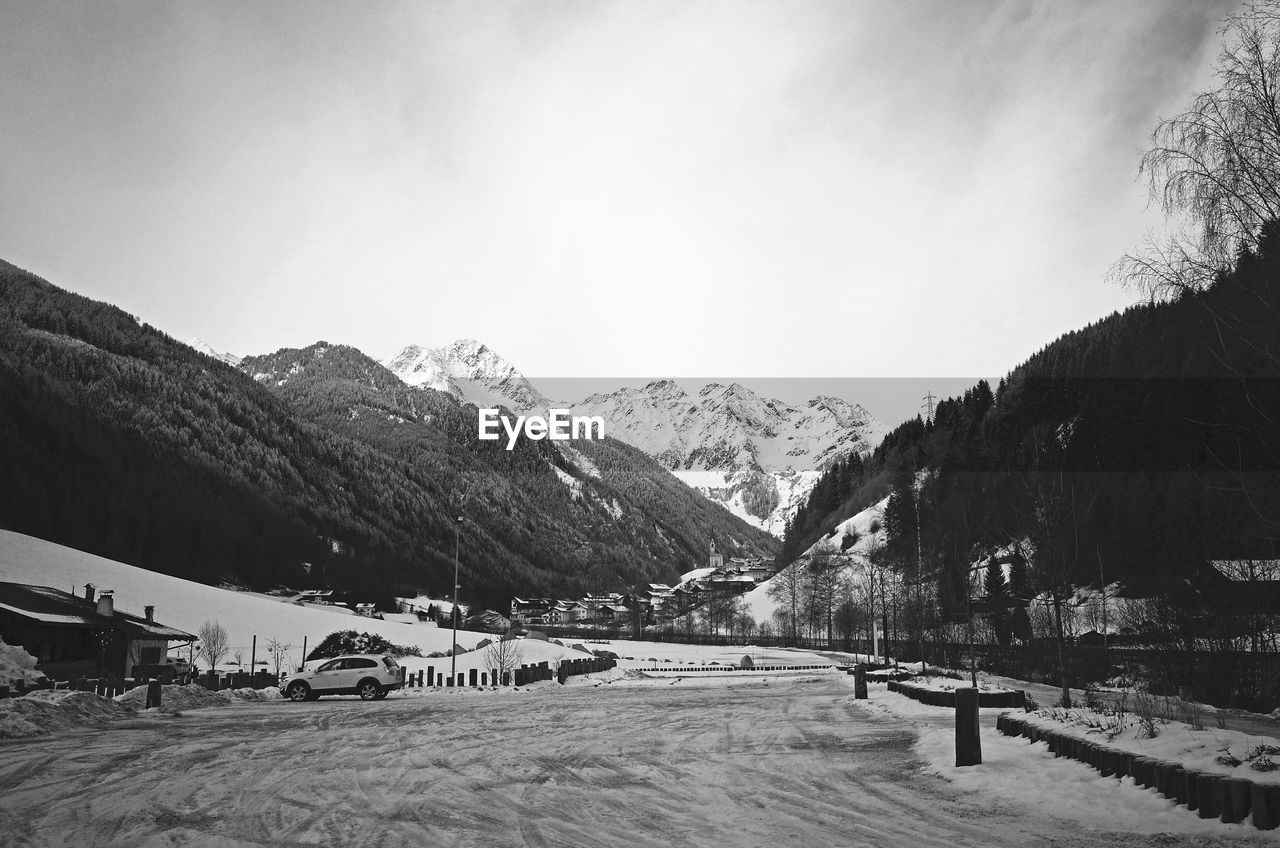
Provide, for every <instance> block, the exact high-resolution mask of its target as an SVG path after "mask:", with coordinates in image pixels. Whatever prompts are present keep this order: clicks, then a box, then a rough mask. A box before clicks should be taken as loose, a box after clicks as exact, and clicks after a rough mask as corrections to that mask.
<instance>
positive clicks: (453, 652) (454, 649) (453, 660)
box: [449, 515, 462, 685]
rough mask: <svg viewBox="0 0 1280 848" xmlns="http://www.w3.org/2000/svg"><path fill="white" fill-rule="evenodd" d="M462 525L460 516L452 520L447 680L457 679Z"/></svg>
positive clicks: (452, 681) (454, 680)
mask: <svg viewBox="0 0 1280 848" xmlns="http://www.w3.org/2000/svg"><path fill="white" fill-rule="evenodd" d="M461 527H462V516H461V515H459V516H458V520H457V521H455V522H453V609H452V610H450V612H449V617H450V618H451V619H453V645H452V646H451V647H450V648H449V682H450V683H453V684H455V685H456V684H457V681H458V588H459V587H458V534H459V532H460V530H461Z"/></svg>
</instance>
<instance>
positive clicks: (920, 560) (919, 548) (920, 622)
mask: <svg viewBox="0 0 1280 848" xmlns="http://www.w3.org/2000/svg"><path fill="white" fill-rule="evenodd" d="M921 488H923V487H921ZM912 500H913V501H915V507H916V602H917V604H918V605H919V607H918V609H919V612H918V613H917V616H916V632H917V633H918V634H919V643H920V671H921V673H922V674H924V679H925V680H928V679H929V664H928V662H926V661H925V658H924V540H923V539H922V537H921V532H920V490H919V489H916V491H915V492H913V497H912Z"/></svg>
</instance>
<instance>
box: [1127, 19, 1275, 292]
mask: <svg viewBox="0 0 1280 848" xmlns="http://www.w3.org/2000/svg"><path fill="white" fill-rule="evenodd" d="M1221 33H1222V36H1223V44H1222V49H1221V51H1220V52H1219V54H1218V60H1217V64H1216V66H1215V68H1214V87H1213V88H1212V89H1210V90H1209V91H1205V92H1202V93H1200V94H1197V95H1196V96H1195V97H1194V98H1193V99H1192V101H1191V106H1190V108H1188V109H1187V110H1186V111H1185V112H1183V113H1181V114H1179V115H1175V116H1174V117H1172V118H1166V119H1165V120H1163V121H1161V122H1160V124H1159V126H1157V127H1156V129H1155V132H1153V133H1152V135H1151V147H1150V148H1149V149H1148V150H1147V151H1146V152H1145V153H1144V154H1143V156H1142V163H1141V166H1140V172H1141V173H1142V174H1143V175H1144V176H1145V177H1146V178H1147V182H1148V188H1149V190H1150V193H1151V198H1152V200H1153V201H1154V202H1156V203H1158V204H1159V206H1160V208H1161V209H1162V211H1163V212H1164V213H1165V215H1166V216H1167V218H1168V219H1169V221H1170V227H1171V232H1170V233H1169V234H1167V235H1166V236H1164V237H1163V238H1155V237H1153V238H1152V239H1150V240H1149V244H1148V246H1147V248H1146V249H1145V250H1143V251H1141V252H1139V253H1136V254H1133V255H1128V256H1125V257H1124V258H1122V259H1121V260H1120V261H1119V262H1118V263H1117V264H1116V266H1115V267H1114V268H1113V269H1112V274H1113V276H1114V277H1116V278H1117V279H1118V280H1119V281H1121V282H1123V283H1125V284H1127V285H1132V286H1135V287H1137V288H1139V289H1140V290H1142V291H1145V292H1147V293H1148V294H1149V295H1151V296H1152V297H1167V296H1170V295H1176V294H1180V293H1182V292H1185V291H1198V290H1200V289H1203V288H1206V287H1208V286H1209V285H1211V284H1212V283H1213V281H1214V279H1215V277H1216V276H1217V275H1218V273H1220V272H1221V271H1224V270H1226V269H1227V268H1228V267H1230V265H1231V263H1232V262H1233V261H1234V259H1235V257H1236V255H1237V253H1238V252H1239V251H1240V250H1242V249H1255V248H1256V247H1257V245H1258V238H1259V235H1260V231H1261V228H1262V225H1263V224H1264V223H1266V222H1267V221H1272V220H1276V219H1277V218H1280V0H1262V2H1256V3H1253V4H1251V5H1250V6H1249V7H1248V9H1246V10H1245V11H1244V12H1241V13H1239V14H1236V15H1232V16H1231V17H1229V18H1227V19H1226V22H1225V24H1224V25H1223V27H1222V30H1221Z"/></svg>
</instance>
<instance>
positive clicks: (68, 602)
mask: <svg viewBox="0 0 1280 848" xmlns="http://www.w3.org/2000/svg"><path fill="white" fill-rule="evenodd" d="M143 610H144V613H143V615H141V616H137V615H133V614H131V613H127V612H124V611H122V610H118V609H116V608H115V596H114V593H112V592H110V591H103V592H98V591H97V589H96V587H95V586H94V585H93V584H92V583H90V584H88V585H86V586H85V592H84V596H83V597H80V596H78V595H73V594H71V593H70V592H64V591H62V590H61V589H53V588H51V587H48V586H34V585H29V584H25V583H0V639H3V640H4V641H5V643H6V644H9V645H21V646H22V647H23V649H24V650H26V651H27V653H29V654H31V655H33V656H34V657H35V658H36V659H37V660H38V662H37V664H36V669H37V670H38V671H41V672H43V673H44V674H45V676H46V677H50V678H53V679H55V680H68V679H70V678H72V677H74V676H94V675H98V674H103V673H106V674H117V675H120V676H122V677H129V676H131V675H132V674H133V667H134V666H135V665H153V664H155V663H158V662H160V660H161V659H162V658H163V657H164V656H165V654H166V653H168V651H169V646H170V644H171V643H179V644H189V643H191V642H194V641H196V638H197V637H196V636H194V635H192V634H190V633H187V632H185V631H182V630H179V629H177V628H176V627H167V626H165V625H163V624H160V623H159V622H158V621H156V620H155V607H153V606H146V607H143Z"/></svg>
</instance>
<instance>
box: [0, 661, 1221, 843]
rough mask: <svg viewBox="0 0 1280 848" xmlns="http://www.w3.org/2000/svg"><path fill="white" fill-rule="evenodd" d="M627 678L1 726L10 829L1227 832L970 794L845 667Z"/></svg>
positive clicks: (145, 838) (1, 821)
mask: <svg viewBox="0 0 1280 848" xmlns="http://www.w3.org/2000/svg"><path fill="white" fill-rule="evenodd" d="M628 683H629V682H627V681H620V685H601V686H592V685H590V684H589V682H587V681H583V685H577V686H572V685H571V686H568V687H563V688H562V687H559V686H556V685H555V684H549V685H546V686H543V687H541V688H538V689H535V690H533V691H528V692H503V693H493V692H478V693H477V692H458V691H454V692H449V693H435V694H427V695H422V696H418V697H409V696H396V697H393V698H390V699H388V700H386V701H382V702H371V703H363V702H360V701H356V700H349V699H333V700H323V701H320V702H316V703H307V704H292V703H287V702H272V703H261V704H247V705H238V706H235V707H229V708H218V709H211V710H199V711H192V712H190V713H187V714H186V715H185V716H183V717H181V718H168V719H165V718H145V719H138V720H133V721H129V722H126V723H122V724H117V725H113V726H111V727H110V728H108V729H106V730H102V731H94V732H77V733H74V734H69V735H63V736H58V737H54V738H46V739H36V740H29V741H22V742H10V743H4V744H2V745H0V845H4V846H58V848H61V846H70V845H74V846H110V845H119V846H130V848H141V847H142V846H180V845H227V846H232V845H332V846H471V845H483V846H486V848H500V846H607V845H627V846H641V848H644V847H645V846H654V848H658V846H661V848H670V846H780V845H804V846H857V845H875V846H911V848H926V846H935V845H936V846H964V845H974V846H1000V845H1008V846H1020V848H1022V846H1027V845H1038V844H1047V843H1052V844H1054V845H1059V846H1103V845H1114V844H1119V843H1121V842H1123V843H1124V844H1126V845H1128V846H1141V845H1157V844H1158V845H1162V846H1168V845H1179V844H1185V845H1206V844H1213V843H1212V842H1210V841H1208V840H1206V838H1205V837H1204V836H1203V835H1201V836H1190V835H1189V836H1187V837H1185V838H1180V837H1168V836H1156V837H1146V836H1138V835H1132V834H1125V835H1120V834H1106V833H1091V832H1088V831H1087V830H1082V829H1081V828H1079V827H1078V826H1076V825H1073V824H1070V823H1068V822H1067V821H1065V820H1062V819H1057V818H1055V817H1054V816H1053V809H1052V804H1051V803H1048V804H1042V805H1037V807H1036V808H1035V809H1030V808H1026V807H1023V806H1020V805H1019V804H1018V803H1016V802H1006V801H1001V800H1000V799H998V798H992V797H987V796H984V795H983V794H981V793H974V792H961V791H959V790H957V789H955V788H954V787H953V786H952V785H951V784H949V783H947V782H946V781H944V780H943V779H941V778H940V777H936V776H929V775H925V774H922V773H921V772H920V771H919V769H918V768H917V765H916V764H915V763H914V762H913V754H912V745H913V742H914V740H915V733H914V731H913V730H912V728H911V727H910V725H906V724H904V723H903V721H902V720H901V719H896V718H893V717H889V716H885V715H883V714H876V713H874V712H868V711H866V710H864V709H863V708H862V707H861V706H860V705H855V704H854V703H852V702H851V701H850V700H849V694H850V692H849V688H848V684H847V681H846V679H845V678H844V677H843V676H836V675H820V676H810V677H793V678H790V679H787V678H778V679H771V680H770V681H769V682H768V683H767V684H766V683H764V682H762V680H761V679H760V678H755V679H752V680H745V679H738V680H735V681H733V682H728V681H696V682H691V681H689V680H687V679H686V680H684V681H681V682H680V683H678V684H673V683H671V682H670V681H667V680H663V681H658V682H656V683H649V682H646V683H642V684H634V685H628ZM1117 791H1118V790H1117ZM1223 844H1242V841H1240V840H1237V841H1234V842H1231V841H1228V840H1224V841H1223Z"/></svg>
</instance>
